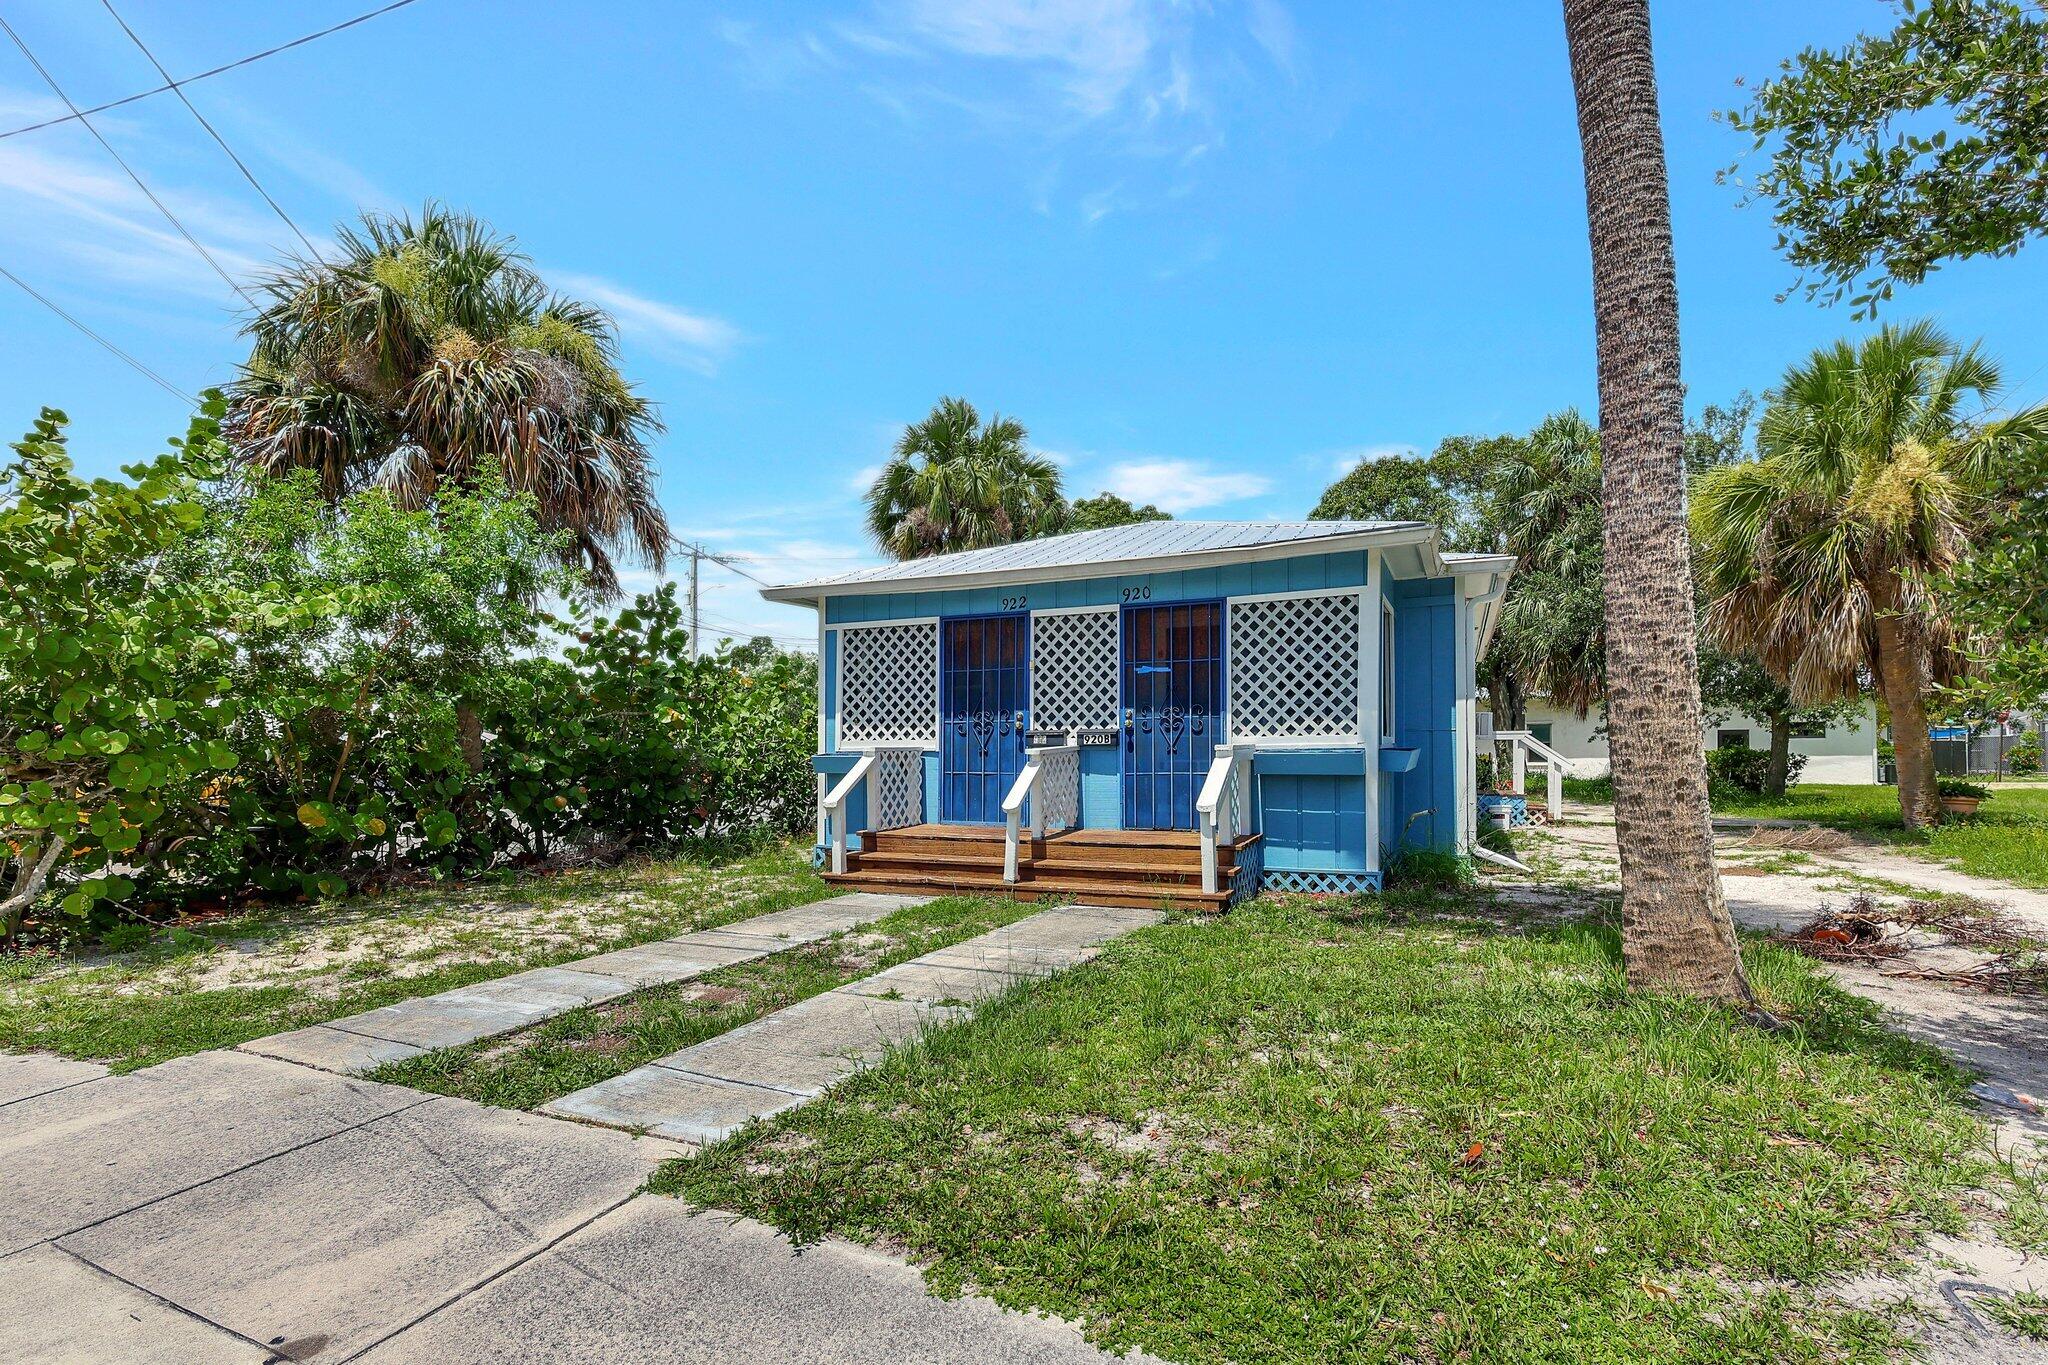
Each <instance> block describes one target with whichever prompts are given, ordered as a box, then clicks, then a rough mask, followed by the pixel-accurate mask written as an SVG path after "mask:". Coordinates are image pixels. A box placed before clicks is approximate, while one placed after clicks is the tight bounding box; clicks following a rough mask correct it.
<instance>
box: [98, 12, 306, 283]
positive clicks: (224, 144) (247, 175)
mask: <svg viewBox="0 0 2048 1365" xmlns="http://www.w3.org/2000/svg"><path fill="white" fill-rule="evenodd" d="M100 3H101V4H102V5H105V6H106V7H107V13H108V14H111V15H113V16H114V22H115V23H117V24H119V25H120V26H121V31H122V32H123V33H125V34H127V35H128V41H130V42H132V43H134V44H135V46H136V47H137V48H139V49H141V51H142V55H143V56H145V57H147V58H149V64H150V65H151V66H153V67H155V68H156V73H157V74H158V75H159V76H162V77H163V78H164V79H165V80H167V81H168V80H170V79H171V73H170V72H168V71H166V70H164V64H163V63H162V62H160V61H158V60H157V59H156V54H155V53H154V52H151V51H150V50H149V47H148V45H147V44H145V43H144V42H143V41H142V39H141V37H140V36H139V35H137V33H136V32H135V30H134V29H132V28H130V27H128V21H127V20H126V19H123V18H122V17H121V15H120V12H119V11H117V10H116V9H115V8H114V0H100ZM171 89H172V93H173V94H175V95H177V97H178V102H179V103H181V104H183V105H184V106H185V108H186V109H188V110H190V111H191V114H192V117H193V118H196V119H198V120H199V126H200V127H201V128H204V129H205V130H206V131H207V132H208V133H209V134H211V135H212V137H213V140H214V141H215V142H218V143H219V144H220V149H221V150H222V151H224V152H226V153H227V154H228V160H230V161H232V162H234V163H235V169H236V170H238V171H240V172H241V173H242V178H243V179H244V180H246V181H248V182H249V184H250V186H251V188H253V189H254V190H255V191H256V193H258V194H260V195H262V196H263V202H264V203H266V204H268V205H270V211H271V212H272V213H275V214H276V215H277V216H278V217H279V218H282V219H283V220H284V225H285V226H286V227H288V228H290V229H291V230H292V232H293V233H294V234H296V235H297V237H298V239H299V241H300V243H301V244H302V245H304V247H305V248H306V254H307V255H309V256H311V257H312V258H313V259H314V260H316V261H317V260H319V259H320V253H319V251H318V250H317V249H315V248H314V246H313V243H312V240H311V239H310V238H308V237H307V236H306V234H305V233H303V232H300V231H299V225H298V224H297V223H294V222H293V221H292V219H291V215H290V214H288V213H286V212H285V211H284V210H283V209H282V208H280V207H279V206H278V202H277V201H276V200H275V199H273V198H271V197H270V191H269V190H266V189H264V188H263V185H262V182H260V181H259V180H257V179H256V173H255V172H254V171H252V170H250V169H249V168H248V166H247V165H245V164H244V163H243V161H242V158H240V157H239V156H236V155H235V149H234V148H232V147H230V146H228V140H227V139H226V138H224V137H222V136H221V135H220V131H219V130H218V129H216V128H215V127H214V126H213V125H212V124H211V123H208V122H207V121H206V115H204V114H202V113H200V112H199V108H198V106H197V105H195V104H193V103H192V101H191V100H190V99H188V98H187V97H186V95H185V92H184V91H183V90H179V89H178V88H177V86H176V83H175V82H173V84H172V87H171Z"/></svg>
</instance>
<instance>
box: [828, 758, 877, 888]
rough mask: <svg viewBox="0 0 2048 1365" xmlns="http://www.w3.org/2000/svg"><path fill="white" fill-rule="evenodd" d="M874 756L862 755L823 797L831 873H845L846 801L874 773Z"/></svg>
mask: <svg viewBox="0 0 2048 1365" xmlns="http://www.w3.org/2000/svg"><path fill="white" fill-rule="evenodd" d="M874 767H875V755H873V754H862V755H861V756H860V758H859V760H858V761H856V762H855V763H854V765H853V766H852V767H851V768H848V769H847V770H846V776H844V777H842V778H840V779H839V785H838V786H836V787H834V788H833V789H832V790H831V791H830V792H828V793H826V795H825V805H824V810H825V816H826V818H827V819H829V820H830V821H831V822H832V871H833V872H835V873H844V872H845V871H846V799H847V798H848V797H850V796H852V795H853V794H854V792H855V791H857V790H858V789H859V788H860V784H861V783H863V782H865V781H867V780H868V774H869V773H871V772H873V771H874Z"/></svg>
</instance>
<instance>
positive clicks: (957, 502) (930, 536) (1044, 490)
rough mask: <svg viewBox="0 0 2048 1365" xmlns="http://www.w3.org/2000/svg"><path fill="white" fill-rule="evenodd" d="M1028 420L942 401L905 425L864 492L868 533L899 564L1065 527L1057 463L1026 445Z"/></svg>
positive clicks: (959, 400) (963, 402)
mask: <svg viewBox="0 0 2048 1365" xmlns="http://www.w3.org/2000/svg"><path fill="white" fill-rule="evenodd" d="M1024 439H1025V432H1024V428H1023V426H1022V424H1020V423H1018V422H1017V421H1015V420H1013V419H1011V418H1008V417H1001V416H991V417H990V418H989V419H988V421H987V422H985V423H984V422H983V421H982V420H981V414H980V413H978V412H976V411H975V410H974V405H973V404H972V403H970V402H968V401H967V400H966V399H964V398H943V399H940V400H939V405H938V406H937V407H935V408H933V409H932V410H931V413H930V415H929V416H927V417H926V418H925V419H924V420H923V421H921V422H913V423H911V424H910V425H909V426H907V427H905V428H904V429H903V435H902V438H901V439H899V440H898V441H897V442H896V451H895V454H894V455H892V456H891V457H890V459H889V463H888V464H886V465H884V466H883V467H882V472H881V473H880V474H879V475H877V476H876V478H875V482H874V485H873V487H871V488H870V489H869V490H868V530H869V531H870V532H871V533H873V535H874V537H875V540H876V541H877V542H878V543H879V544H880V545H881V547H882V548H883V549H884V550H886V551H888V552H889V553H890V554H892V555H894V556H896V558H898V559H921V558H923V557H924V556H926V555H937V554H948V553H950V552H952V551H954V550H975V549H980V548H982V547H983V546H987V545H1007V544H1009V543H1010V542H1011V541H1016V540H1029V539H1031V538H1032V537H1033V536H1042V535H1048V534H1050V533H1052V532H1054V531H1058V530H1062V529H1064V528H1065V526H1066V524H1067V520H1068V516H1069V513H1068V508H1067V501H1066V499H1065V497H1063V496H1062V495H1061V492H1060V471H1059V467H1058V466H1057V465H1055V464H1053V463H1052V461H1050V460H1047V459H1045V458H1044V457H1042V456H1038V455H1033V454H1032V453H1031V452H1030V451H1028V450H1026V449H1025V448H1024Z"/></svg>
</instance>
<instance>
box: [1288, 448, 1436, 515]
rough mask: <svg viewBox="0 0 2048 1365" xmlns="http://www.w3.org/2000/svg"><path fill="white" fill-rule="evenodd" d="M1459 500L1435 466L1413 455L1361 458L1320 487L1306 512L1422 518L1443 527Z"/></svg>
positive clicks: (1431, 461)
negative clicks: (1321, 492) (1334, 480)
mask: <svg viewBox="0 0 2048 1365" xmlns="http://www.w3.org/2000/svg"><path fill="white" fill-rule="evenodd" d="M1456 514H1457V503H1456V502H1455V500H1454V499H1453V498H1452V496H1451V492H1450V490H1449V489H1448V488H1446V487H1445V486H1444V481H1443V479H1442V477H1441V475H1440V473H1439V471H1438V470H1437V468H1436V466H1435V462H1434V461H1433V460H1429V459H1423V458H1420V457H1414V456H1403V455H1386V456H1382V457H1381V458H1379V459H1377V460H1362V461H1360V462H1359V463H1358V464H1357V465H1356V466H1354V467H1353V468H1352V469H1350V470H1349V471H1347V472H1346V473H1345V474H1344V475H1343V476H1342V477H1341V478H1339V479H1338V480H1337V481H1336V482H1335V483H1333V484H1331V485H1330V486H1329V487H1328V488H1326V489H1324V490H1323V496H1322V497H1321V498H1320V499H1319V500H1318V501H1317V502H1316V505H1315V510H1313V511H1311V512H1310V513H1309V516H1310V517H1312V518H1314V519H1315V520H1317V521H1420V522H1424V523H1426V524H1428V525H1430V526H1438V527H1442V526H1447V525H1449V524H1450V522H1451V521H1452V520H1453V518H1454V517H1455V516H1456Z"/></svg>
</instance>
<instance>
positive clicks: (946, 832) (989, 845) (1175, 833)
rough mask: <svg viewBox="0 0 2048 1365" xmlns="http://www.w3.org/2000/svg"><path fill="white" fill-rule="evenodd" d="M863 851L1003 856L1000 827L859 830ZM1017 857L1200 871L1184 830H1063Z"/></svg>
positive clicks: (1226, 850) (1195, 847)
mask: <svg viewBox="0 0 2048 1365" xmlns="http://www.w3.org/2000/svg"><path fill="white" fill-rule="evenodd" d="M1258 838H1259V836H1258V835H1256V834H1253V835H1247V836H1245V838H1243V839H1240V840H1239V841H1238V842H1237V843H1236V844H1235V845H1229V844H1226V845H1222V846H1220V847H1218V848H1217V850H1216V864H1217V867H1218V868H1219V869H1229V868H1233V867H1235V866H1236V864H1237V850H1238V849H1239V848H1243V847H1245V846H1247V845H1248V844H1250V843H1251V842H1252V841H1254V840H1256V839H1258ZM860 840H861V846H862V847H863V848H864V849H867V850H869V851H870V852H871V853H879V854H887V855H890V856H892V857H893V856H896V855H903V856H928V857H931V858H934V859H951V858H995V859H997V860H998V861H1000V860H1001V858H1002V856H1003V831H1002V830H1001V829H999V828H990V827H984V826H960V825H911V826H907V827H905V828H902V829H890V830H862V831H860ZM1019 856H1020V858H1024V859H1028V860H1030V861H1031V862H1032V863H1034V864H1041V865H1052V864H1055V863H1057V864H1061V865H1075V866H1079V865H1096V864H1103V865H1112V864H1113V865H1118V866H1139V867H1146V868H1155V867H1156V868H1160V869H1167V868H1175V869H1178V868H1194V869H1196V870H1197V871H1199V870H1200V868H1201V866H1202V845H1201V840H1200V837H1199V836H1198V835H1195V834H1193V833H1191V832H1188V831H1183V830H1062V831H1059V832H1057V833H1054V834H1050V835H1047V836H1046V837H1045V838H1043V839H1040V840H1038V841H1036V842H1034V843H1031V844H1030V845H1029V847H1028V848H1020V849H1019Z"/></svg>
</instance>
